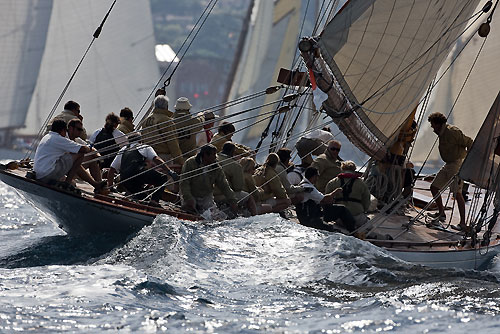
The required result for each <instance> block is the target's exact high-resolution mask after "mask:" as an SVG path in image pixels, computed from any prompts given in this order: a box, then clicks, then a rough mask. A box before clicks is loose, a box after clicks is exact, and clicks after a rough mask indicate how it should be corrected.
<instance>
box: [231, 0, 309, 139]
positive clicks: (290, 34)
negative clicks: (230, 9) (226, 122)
mask: <svg viewBox="0 0 500 334" xmlns="http://www.w3.org/2000/svg"><path fill="white" fill-rule="evenodd" d="M307 2H308V1H305V0H287V1H283V0H281V1H264V0H256V1H255V3H254V8H253V12H252V17H251V22H250V27H249V31H248V35H247V38H246V41H245V46H244V51H243V53H242V56H241V59H240V61H239V65H238V69H237V73H236V75H235V78H234V82H233V83H232V87H231V91H230V94H229V98H228V100H229V101H232V100H234V99H237V98H240V97H243V96H247V95H250V94H253V93H255V92H260V91H263V90H265V89H266V88H268V87H270V86H275V85H278V83H277V78H278V73H279V70H280V69H281V68H282V67H283V68H287V69H289V68H291V66H292V65H293V62H294V59H295V60H297V59H298V58H297V57H298V56H297V43H298V39H299V37H300V36H299V34H300V32H301V28H302V21H303V19H304V16H305V15H307V16H308V17H309V23H311V22H313V21H314V15H315V14H316V11H315V8H314V6H313V5H312V4H310V5H309V7H308V6H307ZM306 9H307V12H306ZM304 27H305V28H304V29H308V30H305V31H302V34H311V32H312V24H309V25H307V24H306V25H305V26H304ZM278 99H280V95H279V94H278V93H277V94H272V95H266V96H263V97H260V98H256V99H252V100H250V101H248V102H246V103H243V104H238V105H236V106H234V107H231V108H228V109H227V110H226V114H232V113H235V112H238V111H241V110H246V109H251V108H256V109H255V110H253V111H252V114H253V115H262V114H264V113H266V112H269V111H271V110H273V109H276V108H277V107H278V105H277V104H274V105H271V106H268V107H264V108H260V107H259V106H261V105H263V104H267V103H270V102H272V101H275V100H278ZM245 117H249V115H248V114H244V115H242V116H241V118H245ZM259 119H262V118H257V119H255V118H253V119H251V120H250V121H247V122H246V123H243V122H242V123H238V124H237V125H236V128H237V130H238V129H241V128H243V127H246V126H250V125H251V126H250V127H249V128H248V129H247V130H244V131H242V132H241V133H238V134H237V136H236V137H237V140H238V141H240V142H244V143H246V144H247V145H255V144H256V142H257V141H258V139H259V138H260V136H261V134H262V132H263V131H264V129H265V128H266V126H267V123H268V121H267V120H264V121H262V122H259V123H257V124H255V122H256V121H258V120H259ZM230 120H231V121H233V119H230Z"/></svg>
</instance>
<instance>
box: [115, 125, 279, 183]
mask: <svg viewBox="0 0 500 334" xmlns="http://www.w3.org/2000/svg"><path fill="white" fill-rule="evenodd" d="M269 117H271V116H267V117H264V118H262V119H261V120H258V121H256V122H255V123H253V124H250V125H248V126H245V127H243V128H242V129H240V130H238V131H236V132H240V131H243V130H245V129H247V128H248V127H251V126H253V125H254V124H258V123H260V122H263V121H265V120H266V119H268V118H269ZM236 132H235V133H236ZM198 149H199V148H198V147H196V148H194V149H192V150H190V151H188V152H186V154H187V153H193V152H196V151H197V150H198ZM118 153H120V152H118ZM123 153H124V152H121V154H123ZM173 160H174V159H170V160H168V161H164V162H163V163H162V164H159V165H157V166H155V168H158V167H160V166H163V165H166V164H167V163H168V162H172V161H173ZM146 172H147V170H145V171H143V172H140V173H138V174H136V175H133V176H131V177H129V178H127V179H125V180H121V181H120V182H119V183H118V184H121V183H122V182H125V181H127V180H130V179H133V178H135V177H137V176H139V175H142V174H144V173H146Z"/></svg>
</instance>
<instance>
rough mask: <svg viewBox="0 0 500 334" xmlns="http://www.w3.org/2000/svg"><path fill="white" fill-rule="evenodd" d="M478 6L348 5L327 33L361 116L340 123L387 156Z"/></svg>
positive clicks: (325, 41)
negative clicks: (389, 147)
mask: <svg viewBox="0 0 500 334" xmlns="http://www.w3.org/2000/svg"><path fill="white" fill-rule="evenodd" d="M478 3H479V0H468V1H456V0H440V1H435V0H434V1H431V0H426V1H424V0H421V1H413V0H379V1H374V0H372V1H368V0H361V1H355V0H352V1H349V2H348V3H347V4H346V5H345V6H344V8H343V9H342V10H341V11H340V12H339V13H338V14H337V15H336V16H335V17H334V19H333V20H332V21H331V22H330V23H329V24H328V25H327V26H326V28H325V29H324V31H323V33H322V35H321V38H320V40H319V45H320V48H321V53H322V56H323V58H324V59H325V60H326V61H327V63H328V65H329V67H330V68H331V70H332V71H333V73H334V75H335V77H336V79H337V80H338V81H339V85H340V87H341V88H342V90H343V91H344V93H345V95H346V97H347V98H348V100H349V102H350V104H351V105H352V107H353V109H354V116H352V117H349V120H348V121H342V120H337V122H338V123H341V124H339V127H340V126H341V128H342V130H343V132H344V133H345V134H346V135H347V136H348V137H349V138H350V139H351V140H353V141H354V143H355V144H356V137H359V136H360V135H359V134H360V129H366V131H365V134H362V136H364V137H366V138H369V140H371V141H373V143H372V144H371V145H367V144H366V143H363V140H365V141H366V139H359V140H358V141H359V142H360V143H361V144H362V145H358V147H359V146H363V147H360V148H361V149H363V150H364V151H365V152H366V153H367V154H369V155H372V156H375V155H377V154H378V155H379V156H380V147H383V146H385V147H386V145H387V144H388V143H389V142H390V141H391V139H392V138H393V136H394V135H395V134H396V133H397V132H398V130H399V128H400V126H401V124H402V123H403V122H404V121H405V120H406V119H407V118H408V116H409V115H410V113H411V112H412V110H413V109H414V108H415V106H416V105H417V104H418V102H419V100H420V99H421V97H422V96H423V94H424V92H425V90H426V89H427V88H428V86H429V84H430V82H431V81H432V79H433V78H434V76H435V74H436V73H437V71H438V69H439V67H440V66H441V63H442V62H443V60H444V59H445V57H446V56H447V55H448V52H449V49H450V48H451V46H453V45H454V44H455V40H456V39H457V37H458V36H459V35H460V34H461V33H462V32H463V30H464V29H465V27H466V25H467V23H468V22H469V19H470V17H471V15H472V14H473V12H474V9H475V8H476V7H477V5H478Z"/></svg>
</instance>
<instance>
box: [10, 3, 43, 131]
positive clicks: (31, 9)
mask: <svg viewBox="0 0 500 334" xmlns="http://www.w3.org/2000/svg"><path fill="white" fill-rule="evenodd" d="M51 11H52V0H25V1H19V0H3V1H1V2H0V21H1V22H2V25H1V27H0V50H1V53H0V59H1V61H0V78H1V79H0V101H2V102H1V103H0V129H15V128H19V127H22V126H24V121H25V118H26V113H27V112H28V107H29V104H30V101H31V95H32V94H33V90H34V89H35V83H36V78H37V76H38V70H39V68H40V62H41V60H42V55H43V51H44V48H45V40H46V37H47V30H48V27H49V20H50V14H51Z"/></svg>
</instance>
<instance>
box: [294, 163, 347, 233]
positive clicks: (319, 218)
mask: <svg viewBox="0 0 500 334" xmlns="http://www.w3.org/2000/svg"><path fill="white" fill-rule="evenodd" d="M318 177H319V174H318V170H317V169H316V168H314V167H307V169H306V171H305V178H304V180H302V182H301V183H300V185H301V186H302V187H303V188H304V189H305V190H306V191H305V193H304V198H303V199H302V202H301V203H297V204H296V206H295V209H296V212H297V218H298V219H299V222H300V223H301V224H302V225H304V226H308V227H312V228H316V229H320V230H326V231H335V230H336V229H335V226H334V225H332V224H327V223H325V222H331V221H334V220H337V219H341V221H342V223H343V225H344V226H345V227H346V228H347V230H348V231H349V232H352V231H354V229H355V227H354V218H353V217H352V215H351V213H350V212H349V210H347V208H346V207H345V206H343V205H338V204H333V203H334V197H335V196H336V195H337V194H339V193H340V192H341V191H342V190H341V189H340V188H337V189H335V190H333V191H332V192H330V193H328V194H325V195H323V193H321V192H320V191H318V189H317V188H316V187H315V186H314V184H315V183H316V181H317V179H318Z"/></svg>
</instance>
